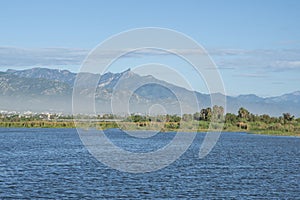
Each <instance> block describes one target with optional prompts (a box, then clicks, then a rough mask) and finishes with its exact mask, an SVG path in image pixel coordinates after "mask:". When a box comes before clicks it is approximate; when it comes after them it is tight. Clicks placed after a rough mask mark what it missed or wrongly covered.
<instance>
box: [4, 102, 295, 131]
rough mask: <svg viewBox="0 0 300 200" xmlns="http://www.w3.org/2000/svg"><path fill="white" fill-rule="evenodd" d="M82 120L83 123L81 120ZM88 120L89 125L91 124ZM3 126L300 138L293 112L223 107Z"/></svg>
mask: <svg viewBox="0 0 300 200" xmlns="http://www.w3.org/2000/svg"><path fill="white" fill-rule="evenodd" d="M79 119H80V120H79ZM87 121H88V122H89V123H87ZM0 127H11V128H75V127H81V128H97V129H103V130H105V129H109V128H120V129H123V130H160V131H182V132H190V131H197V132H206V131H208V130H209V128H210V130H217V129H220V128H222V130H223V131H226V132H249V133H255V134H271V135H293V136H300V118H295V117H294V116H292V115H291V114H290V113H283V114H282V116H279V117H272V116H269V115H267V114H263V115H255V114H252V113H250V112H249V111H248V110H247V109H245V108H240V109H239V110H238V113H237V114H233V113H226V114H224V109H223V108H222V107H220V106H213V108H210V107H209V108H205V109H202V110H201V111H200V112H196V113H194V114H183V115H182V116H178V115H157V116H147V115H139V114H133V115H130V116H127V117H125V118H124V117H120V116H115V115H112V114H104V115H98V116H88V115H81V116H79V115H77V116H70V115H68V116H64V115H57V114H51V115H50V114H31V115H20V114H0Z"/></svg>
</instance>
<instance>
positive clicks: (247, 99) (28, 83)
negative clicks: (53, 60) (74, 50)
mask: <svg viewBox="0 0 300 200" xmlns="http://www.w3.org/2000/svg"><path fill="white" fill-rule="evenodd" d="M76 76H77V74H76V73H73V72H70V71H68V70H59V69H48V68H32V69H26V70H12V69H9V70H7V71H5V72H0V97H1V99H0V110H9V109H11V110H29V109H31V110H43V111H44V110H53V111H59V112H71V110H72V107H71V105H72V102H71V95H72V90H73V85H74V81H75V79H76ZM80 76H82V78H85V79H86V80H85V82H86V83H87V84H88V83H89V81H90V80H96V81H98V85H97V90H96V94H95V97H96V99H97V101H98V103H99V104H101V105H102V107H105V106H103V105H107V107H109V106H110V102H109V101H110V98H111V95H112V92H113V91H114V89H116V88H118V89H120V91H117V94H118V95H121V94H123V95H124V93H126V92H127V91H126V88H127V87H131V86H133V85H136V84H140V85H143V83H147V82H151V83H152V84H146V85H144V86H142V87H140V88H139V89H138V90H136V91H135V93H134V94H133V96H132V101H135V102H137V104H136V105H140V106H143V105H150V104H153V103H155V102H159V103H160V104H162V105H166V106H169V105H174V108H176V104H175V102H176V97H175V96H174V95H172V91H176V93H177V94H181V95H182V97H183V99H184V97H185V96H188V95H190V94H191V93H192V91H189V90H187V89H185V88H182V87H179V86H176V85H173V84H170V83H167V82H165V81H162V80H158V79H156V78H154V77H153V76H140V75H138V74H135V73H134V72H133V71H131V70H130V69H127V70H126V71H123V72H121V73H111V72H108V73H105V74H103V75H101V76H100V75H99V74H92V73H84V76H83V75H82V74H81V75H80ZM120 82H121V83H122V84H120ZM120 85H121V86H120ZM83 92H84V91H83ZM114 92H116V91H114ZM195 94H196V96H197V99H198V102H199V107H200V108H202V107H208V106H210V95H208V94H203V93H200V92H196V93H195ZM86 95H90V94H88V93H86ZM214 95H219V97H222V94H214ZM226 99H227V112H232V113H236V112H237V110H238V109H239V108H240V107H245V108H247V109H248V110H249V111H250V112H252V113H255V114H263V113H266V114H269V115H273V116H279V115H281V114H282V113H284V112H289V113H291V114H293V115H295V116H300V91H295V92H292V93H287V94H283V95H281V96H276V97H267V98H263V97H259V96H257V95H254V94H247V95H239V96H237V97H233V96H226ZM185 101H186V103H187V105H188V104H189V99H185ZM177 106H178V105H177ZM102 107H101V106H99V109H100V110H99V112H110V110H101V108H102ZM136 109H137V110H135V111H137V112H138V109H141V110H142V111H145V109H147V108H142V107H139V106H137V108H136ZM174 113H176V111H174Z"/></svg>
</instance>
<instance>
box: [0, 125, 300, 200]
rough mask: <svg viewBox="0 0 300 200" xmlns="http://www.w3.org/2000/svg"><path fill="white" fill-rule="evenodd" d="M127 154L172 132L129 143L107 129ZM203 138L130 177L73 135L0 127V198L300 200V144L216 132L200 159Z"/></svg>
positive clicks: (142, 149) (150, 145)
mask: <svg viewBox="0 0 300 200" xmlns="http://www.w3.org/2000/svg"><path fill="white" fill-rule="evenodd" d="M106 134H107V135H109V137H110V139H111V140H112V141H113V142H114V143H115V144H117V145H120V146H122V147H123V148H125V149H127V150H132V151H137V152H147V151H152V150H153V149H156V148H160V147H162V146H164V145H165V144H167V143H168V141H169V140H170V139H172V137H173V136H174V133H165V134H160V135H158V136H154V137H152V138H150V139H133V138H131V137H126V136H125V135H124V134H120V133H119V132H118V130H109V131H108V132H107V133H106ZM203 138H204V134H201V133H200V134H197V137H196V139H195V140H194V143H193V144H192V145H191V147H190V148H189V149H188V150H187V151H186V153H185V154H183V156H181V157H180V158H179V159H178V160H177V161H176V162H174V163H173V164H171V165H170V166H168V167H166V168H164V169H162V170H159V171H156V172H151V173H144V174H130V173H124V172H119V171H117V170H114V169H111V168H109V167H107V166H105V165H103V164H101V163H100V162H98V161H97V160H96V159H95V158H93V157H92V156H91V155H90V154H89V153H88V151H87V150H86V149H85V147H84V146H83V145H82V143H81V141H80V139H79V137H78V135H77V133H76V130H74V129H0V144H1V146H0V199H6V198H11V199H22V198H24V199H36V198H45V199H46V198H50V199H62V198H76V199H79V198H85V199H95V198H98V199H99V198H129V199H140V198H155V199H157V198H187V199H191V198H197V199H199V198H200V199H216V198H228V199H234V198H238V199H253V198H259V199H261V198H264V199H270V198H279V199H299V198H300V189H299V188H300V138H295V137H274V136H263V135H252V134H245V133H223V134H222V135H221V138H220V140H219V141H218V143H217V146H215V148H214V149H213V151H212V152H211V153H210V154H209V155H208V156H207V157H205V158H204V159H198V157H197V156H198V151H199V147H200V144H201V142H202V140H203Z"/></svg>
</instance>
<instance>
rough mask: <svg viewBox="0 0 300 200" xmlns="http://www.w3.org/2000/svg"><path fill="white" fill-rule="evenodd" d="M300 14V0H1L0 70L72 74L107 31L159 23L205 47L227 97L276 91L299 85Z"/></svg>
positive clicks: (285, 90) (152, 25)
mask: <svg viewBox="0 0 300 200" xmlns="http://www.w3.org/2000/svg"><path fill="white" fill-rule="evenodd" d="M299 19H300V1H298V0H294V1H292V0H282V1H278V0H248V1H246V0H244V1H241V0H236V1H232V0H223V1H222V0H219V1H211V0H207V1H200V0H196V1H192V0H189V1H174V0H172V1H167V0H164V1H162V0H160V1H158V0H157V1H156V0H151V1H129V0H125V1H96V0H95V1H91V0H90V1H83V0H82V1H75V0H74V1H71V0H70V1H61V0H51V1H39V0H36V1H32V0H26V1H22V0H19V1H16V0H6V1H5V0H1V1H0V27H1V31H0V71H3V70H6V69H8V68H14V69H23V68H28V67H32V66H42V67H51V68H64V69H70V70H72V71H77V70H78V68H79V66H80V64H81V62H82V61H83V59H84V58H85V56H86V55H87V53H88V52H89V51H90V50H91V49H93V48H94V47H95V46H96V45H98V44H99V43H100V42H102V41H103V40H105V39H106V38H108V37H110V36H111V35H114V34H117V33H119V32H121V31H125V30H128V29H133V28H141V27H163V28H169V29H174V30H176V31H179V32H182V33H184V34H186V35H188V36H190V37H191V38H193V39H194V40H196V41H197V42H198V43H199V44H201V45H202V46H203V47H204V48H205V49H206V50H207V51H208V53H209V54H210V55H211V57H212V59H213V60H214V61H215V63H216V64H217V66H218V67H219V70H220V73H221V75H222V78H223V81H224V85H225V89H226V91H227V93H228V94H229V95H237V94H249V93H253V94H257V95H260V96H274V95H280V94H283V93H288V92H292V91H296V90H300V87H299V86H300V76H299V75H300V73H299V72H300V23H299ZM145 56H146V55H145ZM160 56H162V55H160ZM136 59H138V58H136ZM124 63H125V62H124ZM133 65H134V64H133ZM178 65H179V66H178V67H184V66H181V65H180V64H178ZM122 67H134V66H131V63H128V64H125V66H122ZM120 70H123V69H122V68H121V67H120ZM191 73H192V72H191ZM160 76H161V75H160ZM159 78H163V77H159ZM196 89H197V90H200V92H201V90H202V88H201V87H199V88H196Z"/></svg>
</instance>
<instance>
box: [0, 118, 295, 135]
mask: <svg viewBox="0 0 300 200" xmlns="http://www.w3.org/2000/svg"><path fill="white" fill-rule="evenodd" d="M119 123H120V122H119ZM122 124H123V125H124V124H125V125H126V124H128V122H121V125H122ZM130 125H136V124H135V123H130ZM224 125H225V124H224ZM0 128H7V129H9V128H15V129H18V128H20V129H21V128H25V129H36V128H41V129H47V128H49V129H60V128H61V129H76V128H82V129H90V128H95V129H99V130H108V129H112V128H118V129H121V130H127V131H158V130H159V131H160V132H195V133H206V132H208V131H211V132H213V131H214V129H211V130H209V129H197V130H196V129H188V128H182V129H180V128H176V129H172V128H164V127H163V128H160V129H159V128H158V129H155V127H139V126H130V127H129V126H123V128H120V127H119V126H118V124H116V123H113V122H102V123H100V124H90V125H89V126H86V124H84V123H81V124H80V123H79V124H78V126H76V125H75V124H74V122H62V121H60V122H49V121H32V122H0ZM215 130H216V131H219V130H217V129H215ZM221 132H228V133H247V134H257V135H270V136H292V137H300V133H293V132H283V131H270V130H251V129H247V130H245V129H237V128H233V129H230V128H229V129H223V130H222V131H221Z"/></svg>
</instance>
